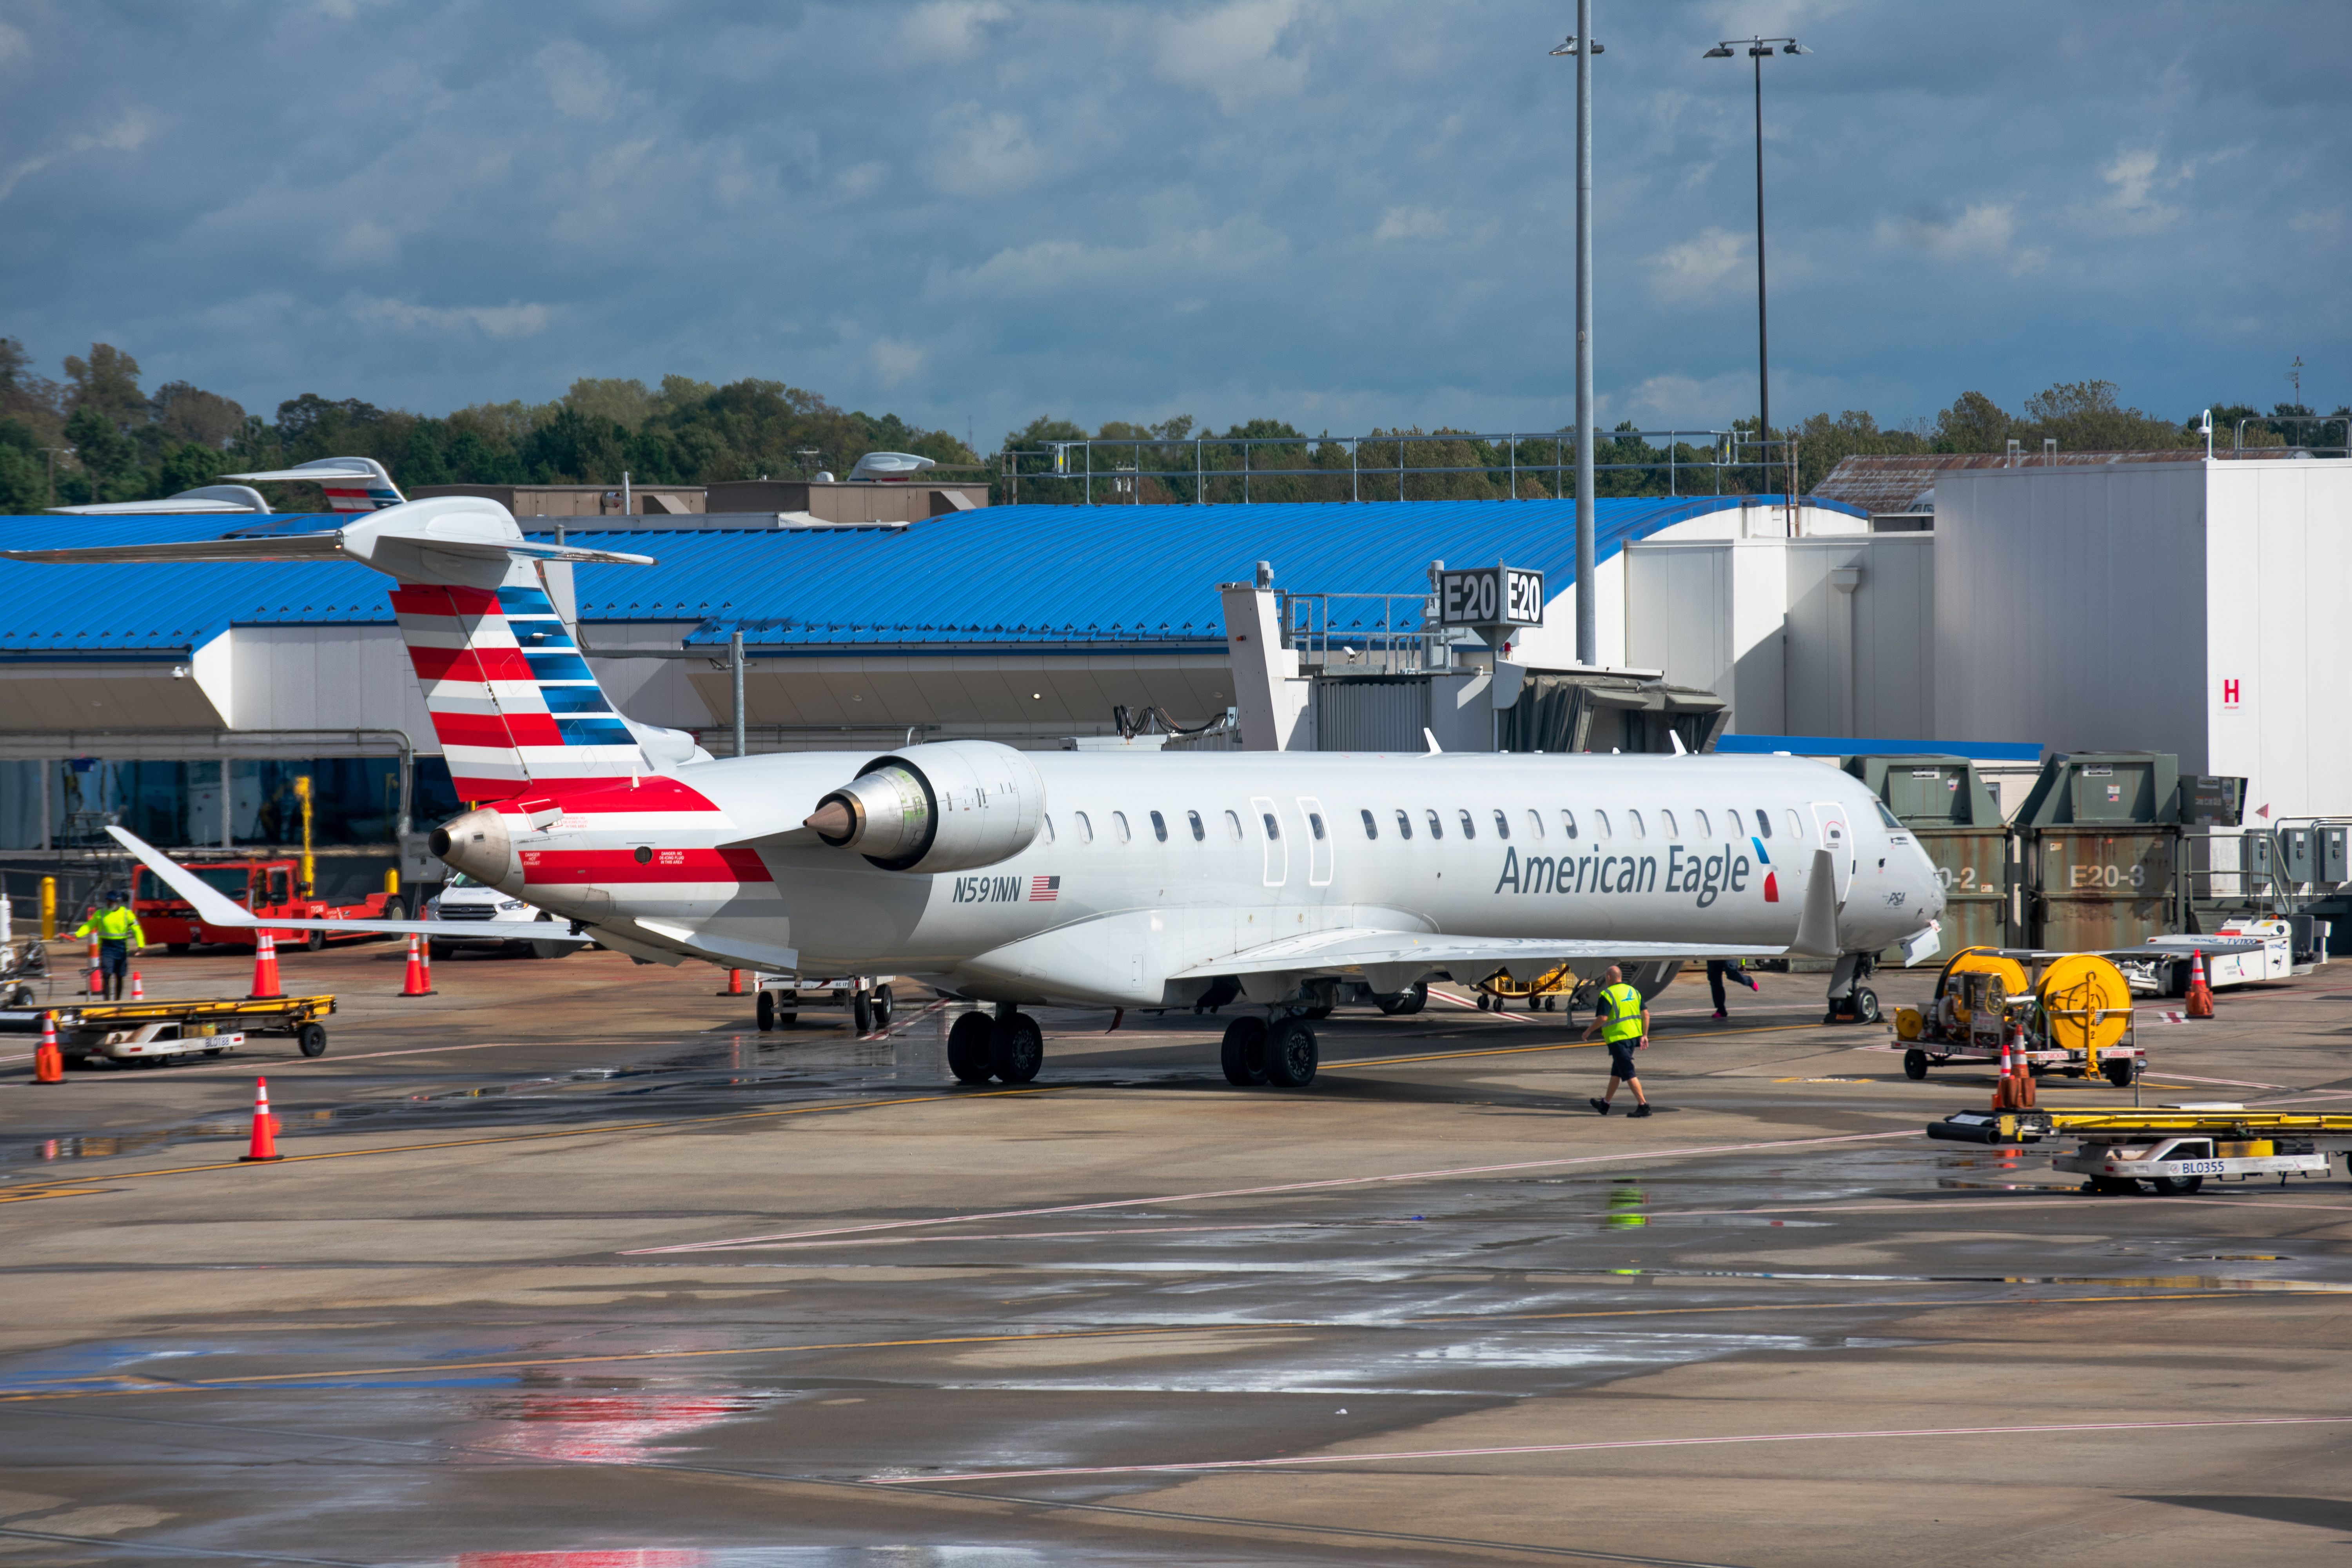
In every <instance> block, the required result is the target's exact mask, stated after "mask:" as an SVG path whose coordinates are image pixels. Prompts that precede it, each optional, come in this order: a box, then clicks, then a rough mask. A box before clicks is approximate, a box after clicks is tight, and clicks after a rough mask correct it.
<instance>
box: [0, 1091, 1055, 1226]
mask: <svg viewBox="0 0 2352 1568" xmlns="http://www.w3.org/2000/svg"><path fill="white" fill-rule="evenodd" d="M1071 1087H1074V1086H1072V1085H1068V1084H1048V1085H1046V1086H1045V1087H1044V1088H1042V1089H982V1090H979V1091H976V1092H968V1093H964V1094H916V1095H908V1096H907V1097H905V1098H904V1099H899V1100H832V1101H828V1102H827V1103H825V1104H823V1105H788V1106H780V1107H778V1108H776V1109H774V1110H730V1111H727V1112H724V1113H722V1114H720V1115H717V1116H689V1117H687V1118H686V1119H685V1120H683V1121H621V1122H609V1123H600V1124H598V1125H596V1126H593V1127H564V1128H559V1129H557V1130H556V1131H551V1132H511V1133H506V1134H503V1135H501V1136H499V1137H494V1138H451V1139H447V1140H445V1141H443V1142H436V1143H394V1144H389V1145H386V1146H385V1147H383V1148H379V1149H338V1150H331V1151H328V1152H321V1153H317V1154H289V1155H287V1156H286V1157H285V1158H284V1159H282V1160H278V1161H276V1162H274V1163H276V1164H279V1165H294V1164H300V1163H305V1162H308V1161H313V1160H362V1159H367V1158H370V1157H372V1156H373V1155H377V1154H414V1153H418V1152H430V1151H435V1150H440V1149H471V1148H478V1147H480V1146H482V1145H484V1144H489V1143H539V1142H545V1141H547V1140H549V1139H551V1138H594V1137H600V1136H604V1135H606V1134H609V1133H615V1132H647V1131H652V1132H666V1131H673V1130H675V1129H677V1128H682V1127H708V1126H710V1125H712V1124H713V1123H716V1122H723V1121H763V1120H766V1119H769V1118H772V1117H778V1116H814V1115H815V1114H817V1113H818V1112H820V1111H828V1110H882V1109H884V1108H885V1107H887V1106H893V1105H934V1104H938V1103H940V1101H943V1100H1002V1099H1004V1098H1006V1097H1008V1096H1012V1095H1022V1094H1054V1093H1058V1092H1059V1091H1061V1090H1062V1089H1068V1088H1071ZM250 1168H251V1167H250V1166H248V1165H247V1163H245V1162H243V1161H238V1160H223V1161H219V1162H217V1163H213V1164H205V1165H172V1166H168V1167H166V1168H164V1169H163V1170H157V1171H125V1172H123V1173H121V1174H120V1175H110V1176H103V1177H77V1178H74V1179H75V1180H78V1181H91V1180H97V1181H106V1182H135V1181H141V1180H143V1179H145V1178H146V1177H149V1176H185V1175H193V1174H194V1173H198V1172H203V1171H242V1170H247V1169H250ZM79 1195H80V1193H79V1189H66V1188H63V1187H60V1186H57V1185H54V1184H48V1183H42V1184H37V1185H32V1186H30V1187H29V1189H19V1188H7V1187H0V1203H24V1202H26V1201H27V1200H28V1199H31V1198H39V1197H68V1196H79Z"/></svg>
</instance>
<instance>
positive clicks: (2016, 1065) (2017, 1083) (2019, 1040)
mask: <svg viewBox="0 0 2352 1568" xmlns="http://www.w3.org/2000/svg"><path fill="white" fill-rule="evenodd" d="M2009 1038H2010V1039H2011V1040H2014V1041H2015V1042H2016V1047H2015V1049H2016V1055H2015V1056H2013V1057H2012V1058H2011V1068H2010V1075H2011V1076H2010V1080H2009V1102H2010V1105H2011V1108H2012V1109H2014V1110H2032V1109H2033V1068H2032V1064H2031V1063H2029V1062H2028V1061H2027V1060H2026V1059H2025V1026H2024V1025H2022V1024H2016V1023H2012V1024H2011V1025H2010V1026H2009ZM2003 1045H2004V1048H2006V1047H2007V1042H2006V1041H2005V1042H2003Z"/></svg>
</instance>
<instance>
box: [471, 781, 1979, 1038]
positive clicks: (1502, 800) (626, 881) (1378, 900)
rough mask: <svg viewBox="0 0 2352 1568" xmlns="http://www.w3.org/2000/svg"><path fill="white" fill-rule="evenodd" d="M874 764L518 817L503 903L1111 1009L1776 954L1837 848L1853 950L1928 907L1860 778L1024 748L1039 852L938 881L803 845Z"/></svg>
mask: <svg viewBox="0 0 2352 1568" xmlns="http://www.w3.org/2000/svg"><path fill="white" fill-rule="evenodd" d="M868 760H869V759H868V758H867V757H866V756H865V755H863V754H858V753H844V752H832V753H802V754H779V755H770V756H762V757H751V758H745V759H740V760H724V761H718V762H710V763H698V764H694V765H691V766H688V767H685V768H681V769H678V770H677V771H676V772H675V773H672V774H671V775H670V776H671V777H672V778H674V779H675V780H676V782H677V784H682V785H685V786H687V787H688V788H689V789H690V790H691V791H692V792H694V794H695V795H698V796H700V797H701V798H702V799H704V800H706V801H708V802H709V806H710V807H713V808H715V810H704V811H675V810H663V811H659V812H652V813H645V814H632V813H625V812H622V813H614V812H611V811H603V812H599V813H597V814H594V815H579V816H575V815H566V816H562V818H561V819H558V820H555V821H552V822H551V823H549V824H547V825H546V826H545V827H544V829H543V830H541V831H537V832H534V831H532V830H531V828H530V826H528V825H526V824H523V823H518V825H517V826H516V829H515V837H514V847H515V850H516V851H517V869H516V870H515V871H514V872H513V873H512V874H511V876H510V878H509V879H508V880H506V881H504V882H502V883H501V885H502V886H505V887H507V888H508V889H509V891H511V892H513V893H514V894H515V895H516V896H518V897H521V898H527V899H529V900H530V901H531V902H532V903H535V904H538V905H540V906H541V907H543V908H546V909H549V910H553V911H555V912H557V913H559V914H563V915H569V916H572V917H574V918H576V919H580V920H583V921H590V922H592V923H594V924H596V925H598V926H599V927H600V928H608V929H611V930H614V931H621V930H623V927H624V925H625V923H626V922H630V921H636V920H640V919H642V920H646V921H652V922H654V923H655V924H656V925H657V926H660V927H664V928H667V929H669V930H672V931H677V930H686V929H690V930H693V931H698V932H702V933H706V934H707V935H708V936H709V937H712V938H717V939H722V940H723V939H726V938H729V937H733V938H735V939H737V940H739V941H740V942H745V943H764V944H768V945H770V946H772V947H777V948H784V947H789V948H793V949H796V950H797V952H798V955H799V963H800V966H801V967H802V968H803V970H804V971H807V972H810V973H912V974H922V975H928V976H933V977H938V978H940V979H941V981H942V983H943V984H948V985H950V986H951V987H953V988H955V989H957V990H960V991H962V992H964V993H965V994H972V995H977V996H984V997H989V998H991V999H997V1000H1007V1001H1050V1000H1064V1001H1088V1002H1098V1003H1107V1004H1112V1005H1177V1004H1181V1003H1186V1002H1189V1001H1191V1000H1192V998H1193V996H1194V995H1195V994H1198V992H1199V990H1200V989H1201V983H1200V982H1199V981H1197V980H1178V979H1175V978H1171V977H1175V976H1178V975H1181V974H1183V973H1186V972H1193V973H1198V972H1199V971H1200V970H1201V969H1202V966H1204V965H1209V966H1213V963H1214V961H1215V960H1216V958H1217V957H1218V956H1219V955H1221V954H1231V953H1239V952H1244V951H1245V950H1247V949H1250V948H1253V947H1256V946H1259V945H1262V944H1264V943H1266V942H1273V941H1276V940H1277V939H1280V938H1285V937H1296V936H1301V935H1305V934H1307V933H1311V932H1315V931H1336V930H1339V929H1343V928H1359V927H1367V926H1370V927H1378V928H1381V929H1387V930H1396V931H1427V932H1443V933H1447V934H1449V935H1454V936H1489V937H1520V938H1548V939H1551V938H1557V939H1570V940H1579V941H1601V942H1707V943H1721V944H1752V945H1753V946H1754V947H1755V948H1756V949H1758V950H1759V951H1770V950H1779V949H1781V948H1783V947H1786V946H1787V945H1788V944H1789V943H1790V942H1791V940H1792V937H1793V936H1794V934H1795V932H1796V930H1797V927H1798V923H1799V920H1800V915H1801V910H1802V909H1803V908H1804V905H1805V900H1806V892H1807V888H1808V880H1809V879H1810V877H1811V875H1812V868H1813V865H1814V854H1815V851H1817V850H1820V849H1822V848H1825V847H1826V848H1828V849H1830V850H1831V851H1832V862H1831V863H1832V867H1833V868H1834V875H1835V879H1836V881H1837V884H1838V886H1837V889H1836V891H1837V899H1836V907H1837V911H1838V913H1837V921H1836V925H1837V940H1836V945H1837V948H1838V950H1839V951H1841V952H1873V951H1876V950H1878V949H1881V948H1884V947H1885V946H1888V945H1889V944H1891V943H1894V942H1899V941H1901V940H1903V939H1904V938H1905V937H1906V936H1909V935H1911V934H1912V933H1914V932H1916V931H1919V930H1920V929H1922V928H1923V927H1925V926H1926V925H1927V923H1928V921H1931V920H1933V919H1935V918H1936V916H1937V915H1938V914H1939V913H1940V912H1941V909H1942V902H1943V900H1942V894H1941V891H1940V889H1939V888H1938V886H1937V879H1936V875H1935V871H1934V868H1933V867H1932V865H1931V864H1930V863H1929V861H1928V859H1927V856H1926V854H1925V853H1924V852H1923V851H1922V850H1921V849H1920V848H1919V847H1918V846H1917V844H1916V842H1915V841H1914V840H1913V838H1912V836H1911V835H1910V834H1909V833H1907V832H1906V831H1904V830H1902V829H1901V828H1900V827H1898V826H1892V825H1891V822H1890V819H1888V818H1886V817H1885V816H1883V814H1882V812H1881V810H1880V808H1879V805H1878V803H1877V801H1876V800H1875V798H1874V796H1873V795H1871V794H1870V792H1869V791H1868V790H1867V789H1865V788H1864V786H1863V784H1861V783H1860V782H1859V781H1857V780H1855V779H1853V778H1852V777H1851V776H1849V775H1847V774H1845V773H1840V772H1837V771H1835V770H1833V769H1832V768H1829V767H1826V766H1823V765H1822V764H1821V763H1814V762H1810V761H1804V760H1801V759H1794V758H1781V757H1725V756H1615V755H1611V756H1595V755H1570V756H1540V755H1512V754H1505V755H1466V754H1449V755H1432V756H1397V755H1357V754H1339V753H1325V752H1307V753H1298V752H1287V753H1285V752H1276V753H1265V752H1221V753H1157V754H1146V755H1142V756H1105V755H1101V754H1098V753H1088V752H1046V753H1030V754H1029V756H1028V760H1029V762H1030V763H1034V767H1035V768H1036V771H1037V773H1038V776H1039V777H1040V778H1041V779H1042V781H1043V784H1044V799H1043V803H1042V804H1043V813H1044V822H1043V824H1042V825H1041V826H1040V827H1039V830H1038V832H1037V834H1036V837H1035V839H1034V842H1032V843H1031V844H1030V845H1029V846H1028V847H1026V848H1024V849H1023V850H1021V851H1020V852H1018V853H1017V854H1014V855H1013V856H1011V857H1010V858H1005V859H1003V860H1002V861H1000V862H998V863H996V864H992V865H987V866H982V867H976V868H970V869H964V870H958V871H954V872H940V873H935V874H923V873H919V872H908V871H892V870H885V869H882V868H878V867H877V866H876V865H874V864H872V863H871V862H869V861H868V859H867V858H866V857H865V856H864V855H862V854H860V853H858V852H857V850H856V848H842V849H835V848H830V847H825V846H824V845H822V844H818V843H815V842H814V841H813V836H812V835H809V834H807V833H805V832H800V833H797V834H795V833H793V830H794V829H796V828H798V826H799V824H800V822H801V820H802V818H803V816H806V815H807V814H808V813H809V812H810V811H811V810H812V809H813V808H814V806H815V805H816V803H817V801H818V800H819V798H820V797H821V796H823V795H825V794H826V792H827V791H829V790H833V789H835V788H836V787H838V786H840V785H843V784H846V783H848V782H849V780H850V779H851V778H852V777H853V776H855V775H856V774H858V773H861V772H862V771H863V770H864V768H865V765H866V763H867V761H868ZM648 782H651V781H648ZM1767 820H1769V833H1768V832H1767V831H1766V830H1765V826H1764V825H1765V823H1766V821H1767ZM1408 829H1409V831H1408ZM778 835H789V836H791V837H794V838H796V839H798V840H799V842H794V843H790V844H785V845H776V844H761V845H757V846H755V847H749V848H744V847H738V848H734V849H731V850H726V851H725V852H724V853H725V855H726V857H728V865H729V867H730V868H729V869H724V870H721V871H716V872H714V871H713V870H712V869H710V868H711V867H713V866H714V865H717V864H718V863H719V858H718V857H714V856H713V855H712V853H711V852H712V851H713V850H719V849H721V848H722V847H726V846H744V845H746V844H747V842H748V841H751V840H758V839H761V838H765V837H770V836H778ZM624 852H625V854H624ZM615 866H619V867H621V868H623V874H621V875H618V876H614V877H612V878H610V879H607V878H606V877H605V876H604V875H602V874H600V873H599V872H598V871H597V870H596V869H595V868H599V867H603V868H612V867H615ZM633 868H634V869H633ZM665 868H672V869H668V870H666V869H665ZM632 934H633V935H634V936H635V940H636V941H637V942H639V943H640V945H642V946H646V947H650V948H653V949H656V950H658V949H660V948H662V947H664V946H667V945H669V944H668V943H667V942H665V941H664V940H663V939H662V938H661V936H660V935H659V934H658V933H657V932H656V933H655V934H653V935H651V936H648V935H647V934H646V931H645V929H644V928H642V927H639V928H635V930H634V931H633V933H632ZM681 951H690V949H681ZM705 955H706V956H707V952H706V954H705Z"/></svg>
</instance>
